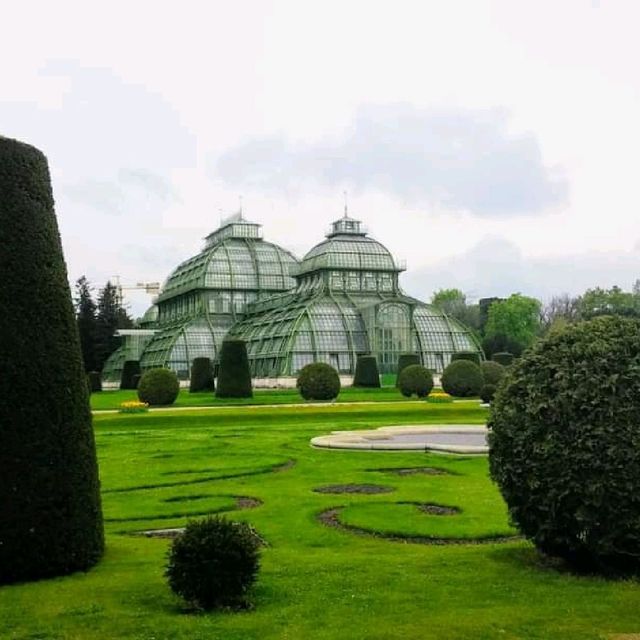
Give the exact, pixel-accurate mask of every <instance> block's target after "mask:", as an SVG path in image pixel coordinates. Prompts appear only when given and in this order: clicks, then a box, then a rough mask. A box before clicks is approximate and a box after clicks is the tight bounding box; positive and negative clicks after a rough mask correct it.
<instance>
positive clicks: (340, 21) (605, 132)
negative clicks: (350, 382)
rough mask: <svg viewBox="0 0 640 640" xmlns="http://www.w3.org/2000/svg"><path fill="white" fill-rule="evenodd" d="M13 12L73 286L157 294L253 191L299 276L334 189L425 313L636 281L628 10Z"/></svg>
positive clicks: (576, 4) (12, 40)
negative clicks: (440, 294) (459, 298)
mask: <svg viewBox="0 0 640 640" xmlns="http://www.w3.org/2000/svg"><path fill="white" fill-rule="evenodd" d="M0 4H1V5H2V37H0V133H1V134H2V135H5V136H9V137H15V138H19V139H21V140H24V141H27V142H30V143H32V144H34V145H36V146H37V147H39V148H41V149H42V150H43V151H44V152H45V153H46V154H47V156H48V158H49V162H50V166H51V172H52V177H53V181H54V195H55V197H56V203H57V204H56V207H57V213H58V218H59V223H60V229H61V233H62V238H63V245H64V249H65V255H66V259H67V264H68V269H69V276H70V278H71V279H72V280H75V279H76V278H77V277H79V276H80V275H82V274H86V275H87V277H88V278H89V279H90V280H91V281H92V282H93V283H95V285H102V284H103V283H104V281H105V280H106V279H108V278H109V277H111V276H113V275H119V276H120V277H121V280H122V282H123V283H124V284H128V283H134V282H136V281H150V280H160V281H163V280H164V279H165V278H166V276H167V275H168V274H169V272H170V271H171V269H172V268H173V267H174V266H176V265H177V264H178V262H180V261H181V260H183V259H186V258H188V257H190V256H191V255H193V254H194V253H196V252H197V251H198V250H199V248H200V247H201V243H202V237H203V236H204V235H206V234H207V233H208V232H210V231H211V230H212V229H213V228H215V227H216V226H217V224H218V222H219V219H220V216H221V212H222V213H223V214H225V215H226V214H228V213H229V212H232V211H233V210H235V209H237V206H238V196H239V195H240V194H242V196H243V201H244V210H245V213H246V216H247V217H248V218H250V219H253V220H255V221H257V222H260V223H262V224H263V225H264V232H265V237H266V238H267V239H269V240H272V241H274V242H277V243H279V244H281V245H283V246H285V247H287V248H289V249H291V250H293V251H294V252H295V253H296V254H297V255H299V256H302V255H304V253H305V252H306V251H307V250H309V249H310V248H311V247H312V246H313V245H314V244H316V243H317V242H319V241H320V240H321V239H322V237H323V234H324V232H325V231H326V228H327V227H328V225H329V223H330V222H331V221H332V220H333V219H335V218H336V217H338V216H339V215H340V213H341V210H342V206H343V196H342V192H343V190H345V189H346V190H347V191H348V192H349V210H350V213H351V215H353V216H354V217H356V218H359V219H361V220H363V221H364V222H365V223H366V224H367V226H368V227H369V230H370V232H371V234H372V235H373V236H374V237H376V238H377V239H379V240H381V241H382V242H383V243H384V244H386V245H387V246H388V247H389V248H390V249H391V251H392V252H393V253H394V254H395V255H396V256H397V257H399V258H403V259H406V260H407V263H408V271H407V273H406V274H405V275H404V276H403V283H404V287H405V289H406V290H407V291H408V292H409V293H411V294H414V295H416V296H418V297H421V298H423V299H428V298H429V297H430V295H431V292H432V291H433V290H434V289H438V288H440V287H450V286H457V287H460V288H462V289H463V290H465V291H466V292H467V293H468V294H469V296H470V297H472V298H477V297H483V296H489V295H506V294H508V293H510V292H513V291H521V292H522V293H525V294H530V295H535V296H538V297H542V298H548V297H549V296H550V295H552V294H553V293H561V292H564V291H568V292H574V293H578V292H581V291H583V290H584V289H585V288H587V287H590V286H596V285H601V286H611V285H613V284H619V285H621V286H622V287H624V288H629V287H630V286H631V283H632V282H633V281H634V280H635V279H636V277H640V257H639V256H640V218H639V214H640V190H639V189H638V177H637V176H638V171H639V168H640V163H639V160H638V158H639V151H640V72H639V68H638V60H640V38H638V24H640V2H637V1H636V0H629V1H626V2H625V1H622V0H620V1H617V0H600V1H599V2H598V1H595V0H591V1H589V0H575V1H573V0H554V1H544V0H535V1H534V0H531V1H526V2H525V1H518V0H506V1H496V2H490V1H481V0H475V1H468V2H462V1H455V0H447V1H444V0H441V1H439V2H428V1H425V0H422V1H419V2H402V1H398V0H393V1H386V2H377V1H375V0H368V1H362V2H360V1H357V0H351V1H349V0H342V1H339V2H333V1H330V0H322V1H317V2H316V1H310V0H306V1H305V0H296V1H292V2H284V1H283V2H268V1H267V0H264V1H262V2H257V1H256V2H248V1H247V2H245V1H241V0H240V1H239V0H233V1H231V0H229V1H227V2H215V1H208V2H204V1H203V2H194V1H189V0H181V1H180V2H177V1H175V2H162V1H158V0H156V1H154V2H146V1H142V0H136V1H131V0H129V1H127V2H121V1H118V0H115V1H114V0H112V1H111V2H108V3H105V2H100V3H98V2H91V1H87V0H85V1H83V2H70V1H68V0H57V1H56V2H30V1H28V0H22V1H21V2H9V1H8V0H5V1H2V0H0ZM128 299H129V302H130V304H131V306H132V311H133V312H134V313H141V312H142V311H143V310H144V308H145V306H146V304H147V303H148V302H149V298H148V296H146V295H145V294H144V293H132V294H130V295H129V296H128Z"/></svg>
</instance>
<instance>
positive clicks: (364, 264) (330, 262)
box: [295, 215, 403, 275]
mask: <svg viewBox="0 0 640 640" xmlns="http://www.w3.org/2000/svg"><path fill="white" fill-rule="evenodd" d="M320 269H349V270H356V271H359V270H361V271H395V272H399V271H403V268H401V267H400V266H399V265H398V264H397V263H396V261H395V260H394V259H393V256H392V255H391V252H390V251H389V250H388V249H387V248H386V247H385V246H384V245H383V244H381V243H380V242H378V241H377V240H374V239H373V238H369V237H368V236H367V235H366V230H365V229H364V228H363V227H362V223H361V222H360V221H359V220H355V219H353V218H349V217H348V216H346V215H345V216H344V217H343V218H340V219H339V220H336V221H335V222H334V223H333V225H332V229H331V232H330V233H328V234H327V239H326V240H324V241H323V242H321V243H320V244H318V245H316V246H315V247H313V249H311V250H310V251H309V252H308V253H307V255H306V256H305V257H304V258H303V260H302V262H301V263H300V265H299V266H298V268H297V269H296V270H295V274H296V275H302V274H305V273H311V272H313V271H318V270H320Z"/></svg>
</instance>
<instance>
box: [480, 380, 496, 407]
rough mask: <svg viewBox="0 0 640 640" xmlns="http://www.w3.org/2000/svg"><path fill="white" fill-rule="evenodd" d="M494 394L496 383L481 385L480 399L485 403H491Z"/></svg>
mask: <svg viewBox="0 0 640 640" xmlns="http://www.w3.org/2000/svg"><path fill="white" fill-rule="evenodd" d="M495 395H496V385H495V384H484V385H482V389H480V400H482V402H484V403H485V404H491V403H492V402H493V398H494V396H495Z"/></svg>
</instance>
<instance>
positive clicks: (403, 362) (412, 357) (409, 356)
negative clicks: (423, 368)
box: [396, 353, 420, 387]
mask: <svg viewBox="0 0 640 640" xmlns="http://www.w3.org/2000/svg"><path fill="white" fill-rule="evenodd" d="M412 364H420V356H419V355H418V354H417V353H401V354H400V356H399V357H398V368H397V369H396V387H400V374H401V373H402V370H403V369H404V368H405V367H409V366H411V365H412Z"/></svg>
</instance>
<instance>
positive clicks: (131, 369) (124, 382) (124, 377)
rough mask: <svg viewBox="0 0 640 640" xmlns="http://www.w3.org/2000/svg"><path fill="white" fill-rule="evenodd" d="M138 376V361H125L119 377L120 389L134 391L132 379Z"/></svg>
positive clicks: (134, 386)
mask: <svg viewBox="0 0 640 640" xmlns="http://www.w3.org/2000/svg"><path fill="white" fill-rule="evenodd" d="M139 374H140V361H139V360H126V361H125V363H124V365H123V366H122V374H121V375H120V388H121V389H135V388H136V385H135V383H134V381H133V377H134V376H136V375H139Z"/></svg>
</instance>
